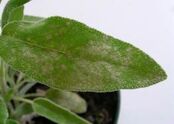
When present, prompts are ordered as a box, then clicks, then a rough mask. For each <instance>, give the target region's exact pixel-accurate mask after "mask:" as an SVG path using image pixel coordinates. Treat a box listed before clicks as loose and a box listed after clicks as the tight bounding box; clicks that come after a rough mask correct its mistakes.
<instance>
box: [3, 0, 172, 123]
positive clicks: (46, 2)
mask: <svg viewBox="0 0 174 124" xmlns="http://www.w3.org/2000/svg"><path fill="white" fill-rule="evenodd" d="M2 1H3V0H2ZM6 1H7V0H4V1H3V3H2V4H3V5H4V3H5V2H6ZM1 11H2V5H1ZM26 13H27V14H32V15H39V16H44V17H47V16H52V15H60V16H64V17H69V18H73V19H76V20H79V21H81V22H84V23H86V24H87V25H89V26H91V27H94V28H96V29H98V30H100V31H102V32H104V33H107V34H109V35H112V36H114V37H117V38H119V39H122V40H125V41H128V42H130V43H132V44H134V45H135V46H137V47H139V48H141V49H142V50H144V51H145V52H146V53H148V54H149V55H150V56H152V57H153V58H154V59H155V60H156V61H157V62H158V63H159V64H160V65H162V67H163V68H164V69H165V70H166V71H167V74H168V79H167V80H166V81H164V82H162V83H160V84H157V85H154V86H151V87H148V88H145V89H137V90H122V106H121V115H120V119H119V124H174V84H173V81H174V64H173V63H174V55H173V54H174V0H32V2H30V3H29V4H27V6H26Z"/></svg>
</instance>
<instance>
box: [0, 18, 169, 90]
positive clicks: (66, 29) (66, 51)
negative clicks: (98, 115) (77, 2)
mask: <svg viewBox="0 0 174 124" xmlns="http://www.w3.org/2000/svg"><path fill="white" fill-rule="evenodd" d="M0 40H1V44H0V55H1V57H2V58H3V59H4V60H5V61H6V62H7V63H8V64H9V65H11V66H12V67H14V68H15V69H17V70H20V71H22V72H23V73H25V74H26V75H28V76H30V77H32V78H33V79H35V80H38V81H40V82H42V83H43V84H45V85H48V86H50V87H52V88H60V89H66V90H72V91H93V92H99V91H100V92H109V91H115V90H119V89H129V88H138V87H145V86H149V85H152V84H154V83H157V82H159V81H162V80H164V79H165V78H166V74H165V72H164V71H163V70H162V69H161V67H160V66H159V65H158V64H157V63H156V62H155V61H154V60H153V59H151V58H150V57H149V56H148V55H146V54H145V53H143V52H142V51H141V50H139V49H138V48H135V47H134V46H132V45H130V44H128V43H125V42H123V41H121V40H118V39H115V38H113V37H110V36H107V35H105V34H103V33H101V32H99V31H96V30H94V29H92V28H89V27H87V26H86V25H84V24H82V23H79V22H76V21H74V20H70V19H66V18H62V17H50V18H48V19H43V20H41V21H37V22H34V23H32V22H26V21H20V22H19V21H18V22H12V23H9V24H7V25H6V26H5V27H4V29H3V31H2V36H1V37H0ZM6 48H8V49H6ZM11 56H15V57H11ZM19 63H20V64H19ZM38 65H42V66H38Z"/></svg>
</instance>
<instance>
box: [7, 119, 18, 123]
mask: <svg viewBox="0 0 174 124" xmlns="http://www.w3.org/2000/svg"><path fill="white" fill-rule="evenodd" d="M6 124H19V122H18V121H16V120H13V119H8V120H7V122H6Z"/></svg>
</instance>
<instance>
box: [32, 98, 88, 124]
mask: <svg viewBox="0 0 174 124" xmlns="http://www.w3.org/2000/svg"><path fill="white" fill-rule="evenodd" d="M32 105H33V109H34V111H35V112H36V113H37V114H39V115H41V116H43V117H46V118H48V119H49V120H51V121H53V122H55V123H59V124H91V123H90V122H88V121H86V120H84V119H82V118H81V117H79V116H77V115H76V114H74V113H72V112H70V111H69V110H67V109H65V108H63V107H61V106H59V105H56V104H55V103H53V102H51V101H50V100H48V99H44V98H37V99H35V100H34V102H33V104H32Z"/></svg>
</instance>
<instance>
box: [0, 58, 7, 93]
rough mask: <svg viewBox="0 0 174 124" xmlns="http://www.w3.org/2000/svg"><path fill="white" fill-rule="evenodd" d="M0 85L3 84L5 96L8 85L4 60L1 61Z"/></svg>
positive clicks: (2, 89) (2, 88)
mask: <svg viewBox="0 0 174 124" xmlns="http://www.w3.org/2000/svg"><path fill="white" fill-rule="evenodd" d="M0 83H1V92H2V96H4V95H5V93H6V90H7V85H6V83H7V82H6V65H5V63H4V61H3V60H2V59H0Z"/></svg>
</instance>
